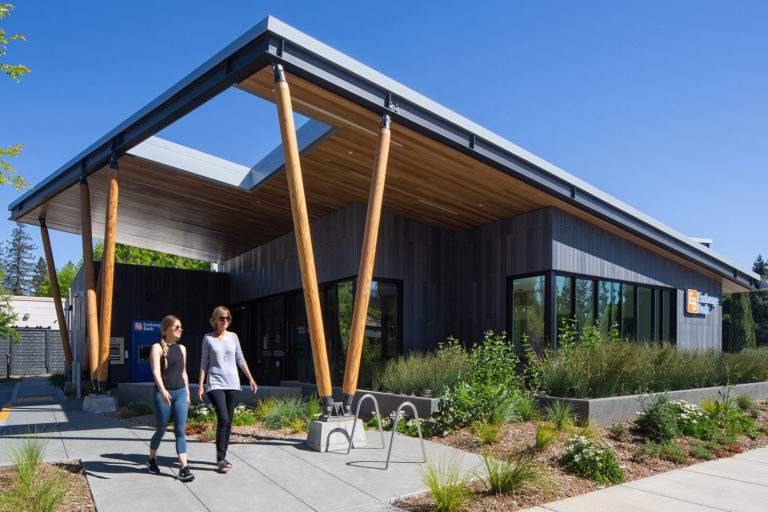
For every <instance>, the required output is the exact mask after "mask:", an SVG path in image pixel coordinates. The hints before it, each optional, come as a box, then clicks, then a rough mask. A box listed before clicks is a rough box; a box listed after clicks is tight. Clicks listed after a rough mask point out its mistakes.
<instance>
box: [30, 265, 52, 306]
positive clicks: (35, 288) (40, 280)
mask: <svg viewBox="0 0 768 512" xmlns="http://www.w3.org/2000/svg"><path fill="white" fill-rule="evenodd" d="M50 280H51V279H50V277H48V265H47V264H46V263H45V258H43V257H42V256H40V258H39V259H38V260H37V265H35V271H34V272H33V273H32V293H33V294H35V295H36V296H38V297H45V296H46V294H45V293H41V289H42V287H43V286H45V285H46V284H47V285H48V287H49V288H50V284H51V283H50Z"/></svg>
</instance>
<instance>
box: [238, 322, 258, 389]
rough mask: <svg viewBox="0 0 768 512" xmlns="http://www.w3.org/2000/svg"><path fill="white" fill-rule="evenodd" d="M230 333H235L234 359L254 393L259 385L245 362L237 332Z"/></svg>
mask: <svg viewBox="0 0 768 512" xmlns="http://www.w3.org/2000/svg"><path fill="white" fill-rule="evenodd" d="M232 334H234V335H235V361H237V365H238V366H239V367H240V369H241V370H243V373H244V374H245V376H246V377H248V384H249V385H250V386H251V391H253V392H254V393H256V390H258V389H259V386H258V385H256V381H255V380H253V377H252V376H251V371H250V370H249V369H248V363H246V362H245V357H243V349H242V347H241V346H240V338H238V336H237V334H235V333H232Z"/></svg>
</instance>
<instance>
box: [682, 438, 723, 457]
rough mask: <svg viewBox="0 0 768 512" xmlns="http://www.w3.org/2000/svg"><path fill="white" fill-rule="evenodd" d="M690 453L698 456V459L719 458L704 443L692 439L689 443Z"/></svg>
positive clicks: (692, 455)
mask: <svg viewBox="0 0 768 512" xmlns="http://www.w3.org/2000/svg"><path fill="white" fill-rule="evenodd" d="M688 453H689V454H690V455H691V457H696V458H697V459H704V460H715V459H716V458H717V456H716V455H715V454H714V453H712V451H711V450H710V449H709V448H707V447H706V446H705V445H704V444H703V443H701V442H696V441H691V442H690V443H689V444H688Z"/></svg>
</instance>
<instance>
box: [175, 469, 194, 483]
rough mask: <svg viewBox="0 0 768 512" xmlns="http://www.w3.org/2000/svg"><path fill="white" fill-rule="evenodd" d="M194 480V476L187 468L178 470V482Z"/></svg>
mask: <svg viewBox="0 0 768 512" xmlns="http://www.w3.org/2000/svg"><path fill="white" fill-rule="evenodd" d="M194 479H195V475H193V474H192V472H191V471H190V470H189V466H184V467H183V468H181V469H180V470H179V480H181V481H182V482H191V481H192V480H194Z"/></svg>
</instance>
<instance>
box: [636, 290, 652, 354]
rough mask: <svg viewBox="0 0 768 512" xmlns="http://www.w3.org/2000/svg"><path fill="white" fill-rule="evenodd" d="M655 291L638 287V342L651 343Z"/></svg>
mask: <svg viewBox="0 0 768 512" xmlns="http://www.w3.org/2000/svg"><path fill="white" fill-rule="evenodd" d="M652 303H653V290H651V289H650V288H646V287H644V286H638V287H637V340H638V341H651V335H652V333H653V325H652V321H653V315H652V313H651V311H652V310H651V306H652Z"/></svg>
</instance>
